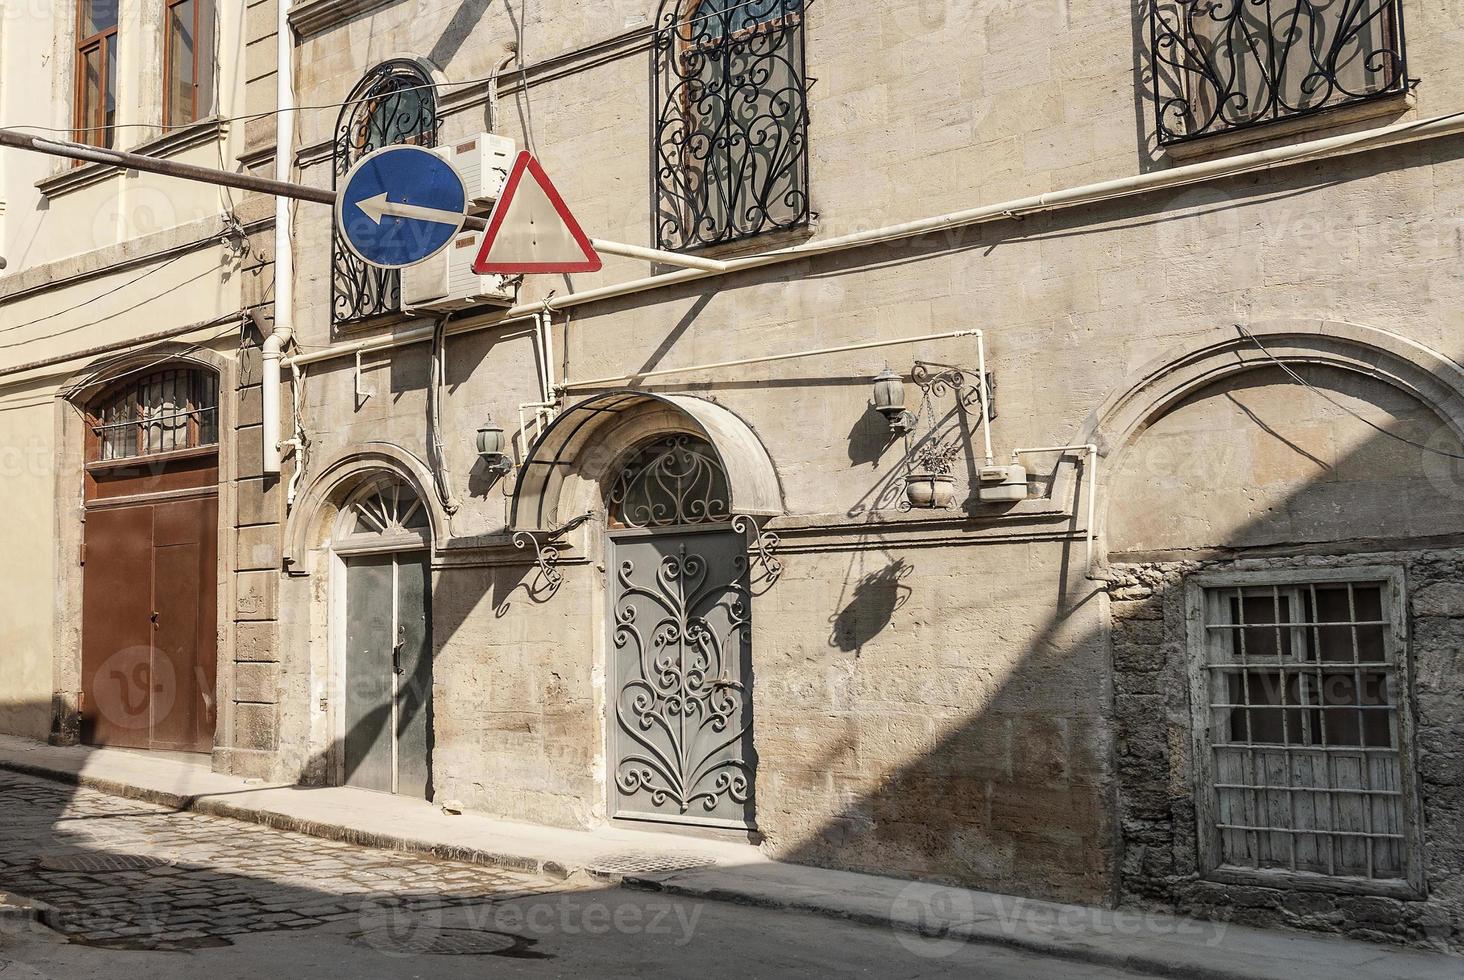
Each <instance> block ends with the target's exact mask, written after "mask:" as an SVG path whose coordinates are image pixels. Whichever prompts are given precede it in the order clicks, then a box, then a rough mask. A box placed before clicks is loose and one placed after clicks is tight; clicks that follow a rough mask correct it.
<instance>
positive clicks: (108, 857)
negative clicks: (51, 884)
mask: <svg viewBox="0 0 1464 980" xmlns="http://www.w3.org/2000/svg"><path fill="white" fill-rule="evenodd" d="M172 863H173V862H172V861H170V860H168V859H167V858H160V857H154V856H152V855H150V854H103V853H99V852H95V851H93V852H89V853H85V854H44V855H42V856H41V859H40V861H38V862H37V864H38V866H39V867H40V868H41V869H42V870H44V871H84V872H87V873H90V874H97V873H106V872H112V871H150V870H152V869H153V868H166V867H167V866H168V865H170V864H172Z"/></svg>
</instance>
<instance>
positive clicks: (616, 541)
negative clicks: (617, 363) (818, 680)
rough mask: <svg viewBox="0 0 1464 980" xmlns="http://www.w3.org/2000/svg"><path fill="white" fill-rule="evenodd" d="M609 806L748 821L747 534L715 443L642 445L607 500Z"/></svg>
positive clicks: (752, 765)
mask: <svg viewBox="0 0 1464 980" xmlns="http://www.w3.org/2000/svg"><path fill="white" fill-rule="evenodd" d="M606 513H607V515H608V524H609V532H608V534H609V540H608V545H607V552H608V557H609V562H608V571H609V583H608V592H609V596H610V602H611V610H610V612H611V615H610V643H609V658H608V664H607V670H608V677H609V683H610V697H609V699H608V715H609V718H608V723H609V733H608V739H607V745H608V749H609V753H610V759H609V771H610V780H609V782H610V786H609V793H610V812H611V814H612V816H614V817H616V818H620V819H631V820H655V821H665V822H674V823H686V824H693V825H700V826H708V827H725V828H736V829H744V828H745V829H750V828H752V827H753V826H754V817H755V810H754V788H755V772H756V757H755V753H754V750H753V742H752V723H753V704H752V680H753V678H752V622H751V601H750V594H749V590H748V567H747V545H746V540H745V538H744V536H743V535H742V534H741V533H739V532H737V531H735V530H734V529H733V527H732V523H731V521H732V517H733V514H732V510H731V494H730V491H729V484H728V479H727V473H726V471H725V469H724V467H723V464H722V460H721V458H720V457H719V455H718V454H717V451H716V449H715V448H713V446H712V445H711V444H710V443H709V442H708V441H706V440H705V439H702V438H701V437H699V436H695V435H691V434H688V433H677V434H674V435H668V436H663V437H660V438H657V439H655V440H654V441H652V442H650V443H647V444H643V445H642V446H641V447H640V448H639V449H638V450H637V451H635V452H634V453H633V454H632V455H631V456H630V458H629V459H628V460H626V462H625V463H624V464H623V465H622V466H621V467H620V469H619V471H618V474H617V475H616V476H615V478H614V480H613V482H612V484H611V486H610V488H609V491H608V494H607V499H606Z"/></svg>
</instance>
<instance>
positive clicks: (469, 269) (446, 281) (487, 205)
mask: <svg viewBox="0 0 1464 980" xmlns="http://www.w3.org/2000/svg"><path fill="white" fill-rule="evenodd" d="M435 152H436V153H437V154H438V155H439V156H441V157H442V158H443V159H444V160H446V161H448V162H449V163H451V164H452V165H453V167H454V169H456V170H457V172H458V175H459V176H461V177H462V178H463V185H464V186H465V187H466V188H467V190H468V213H469V214H481V213H484V212H486V211H488V210H491V209H492V207H493V205H494V204H495V203H496V202H497V201H498V196H499V195H500V194H501V193H503V185H504V184H505V183H506V182H507V181H508V171H509V168H510V167H511V166H512V165H513V158H514V156H515V154H516V146H515V144H514V142H513V140H511V139H507V138H505V137H502V136H496V135H494V134H493V133H479V134H478V135H477V136H474V137H472V138H471V139H467V140H461V141H459V142H457V143H455V144H453V145H451V146H442V147H438V148H437V149H436V151H435ZM481 238H482V235H481V233H480V232H475V231H463V232H462V233H460V234H459V235H458V236H457V238H456V239H454V240H453V242H452V244H451V245H449V246H448V247H447V248H445V249H443V250H442V251H441V252H439V253H438V254H437V255H434V256H433V257H432V258H430V259H428V260H427V261H426V262H423V263H421V264H420V265H414V266H410V267H409V268H406V269H403V270H402V310H403V311H404V312H406V313H443V312H447V311H450V310H463V309H467V308H469V307H473V306H513V305H514V303H515V302H516V301H517V292H518V287H517V280H516V279H511V278H508V277H505V276H479V275H475V274H474V273H473V260H474V259H476V258H477V257H478V243H479V241H480V240H481Z"/></svg>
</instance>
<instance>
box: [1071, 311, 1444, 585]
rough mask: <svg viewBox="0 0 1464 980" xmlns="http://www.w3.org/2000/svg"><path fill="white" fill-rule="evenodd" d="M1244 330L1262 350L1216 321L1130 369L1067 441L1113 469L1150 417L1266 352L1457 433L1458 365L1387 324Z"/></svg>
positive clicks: (1314, 323)
mask: <svg viewBox="0 0 1464 980" xmlns="http://www.w3.org/2000/svg"><path fill="white" fill-rule="evenodd" d="M1246 331H1247V332H1248V333H1249V334H1250V335H1251V337H1253V338H1254V339H1255V340H1256V341H1259V342H1260V343H1261V344H1263V345H1264V346H1265V348H1266V351H1263V350H1261V349H1260V348H1259V347H1257V346H1256V344H1255V343H1254V342H1253V341H1252V340H1251V339H1250V337H1247V336H1245V334H1243V333H1242V332H1241V331H1240V330H1239V329H1238V328H1237V327H1236V326H1233V325H1231V326H1225V327H1217V328H1215V329H1214V330H1212V331H1210V332H1208V333H1207V334H1205V335H1203V336H1201V337H1200V338H1199V339H1198V340H1197V341H1196V342H1194V343H1192V344H1191V346H1190V347H1189V348H1188V349H1187V350H1185V351H1183V352H1182V353H1179V354H1175V353H1174V352H1173V351H1171V352H1169V353H1167V354H1164V355H1161V356H1159V357H1156V358H1155V359H1153V360H1151V361H1149V362H1148V363H1147V364H1145V365H1144V366H1143V367H1141V368H1139V369H1138V370H1137V371H1134V372H1133V373H1132V374H1130V375H1129V377H1128V378H1127V379H1126V380H1125V381H1124V382H1123V383H1122V384H1120V385H1119V386H1118V387H1117V388H1115V390H1114V392H1113V394H1111V395H1110V396H1109V397H1108V398H1107V399H1106V400H1105V401H1104V402H1103V404H1102V405H1100V406H1099V407H1098V408H1097V409H1096V410H1095V411H1094V412H1093V414H1092V415H1090V416H1089V417H1088V420H1087V422H1086V423H1085V425H1084V426H1083V429H1082V431H1081V433H1080V434H1079V435H1078V436H1077V437H1075V438H1074V439H1073V440H1072V441H1073V442H1075V443H1080V444H1084V443H1091V444H1094V445H1096V446H1098V449H1099V452H1100V453H1101V454H1103V456H1104V457H1105V459H1104V467H1103V468H1104V470H1105V471H1106V472H1108V473H1117V472H1119V471H1120V470H1121V468H1122V466H1123V462H1124V457H1125V454H1126V453H1127V452H1128V451H1129V450H1130V449H1131V448H1132V447H1133V445H1134V444H1135V442H1137V440H1138V438H1139V436H1140V435H1141V434H1142V433H1143V432H1144V430H1145V429H1146V428H1148V427H1149V425H1151V424H1152V423H1153V422H1154V421H1156V420H1157V419H1159V418H1161V417H1163V416H1164V415H1165V414H1166V413H1168V412H1169V411H1170V410H1172V409H1173V408H1174V407H1175V406H1176V405H1178V404H1179V403H1180V402H1182V401H1184V400H1185V399H1186V398H1188V397H1190V396H1191V395H1194V394H1196V393H1197V392H1199V391H1201V390H1203V389H1205V388H1208V387H1209V386H1211V385H1214V384H1215V383H1217V382H1219V381H1222V380H1224V379H1226V378H1230V377H1233V376H1235V375H1237V374H1241V373H1244V372H1247V371H1255V370H1260V369H1264V368H1268V367H1274V366H1275V361H1273V360H1272V359H1271V356H1270V355H1274V356H1275V357H1276V359H1277V360H1280V361H1281V362H1282V363H1283V364H1285V365H1288V366H1298V367H1300V366H1320V367H1330V368H1335V369H1340V370H1344V371H1352V372H1356V373H1358V374H1362V375H1366V376H1367V377H1370V378H1373V379H1376V380H1378V381H1382V382H1384V383H1386V384H1389V385H1392V386H1393V387H1396V388H1398V389H1399V390H1400V391H1403V392H1405V393H1406V394H1408V395H1410V396H1412V397H1413V398H1415V399H1417V400H1418V401H1419V402H1421V403H1422V404H1423V405H1425V406H1427V407H1428V408H1429V409H1430V410H1431V411H1433V412H1434V413H1435V414H1436V415H1437V416H1438V417H1439V419H1440V420H1441V421H1442V422H1443V423H1444V424H1445V425H1447V426H1448V427H1449V429H1450V430H1451V431H1452V432H1453V434H1454V435H1455V436H1456V437H1458V438H1460V439H1464V365H1460V364H1459V363H1458V362H1456V361H1454V360H1453V359H1451V358H1449V357H1447V356H1445V355H1444V354H1441V353H1439V352H1438V351H1435V350H1432V349H1430V348H1428V347H1425V346H1424V345H1423V344H1420V343H1418V342H1416V341H1413V340H1410V339H1408V338H1407V337H1403V336H1400V335H1398V334H1396V333H1393V332H1392V331H1389V330H1383V329H1381V328H1378V327H1370V326H1365V325H1362V324H1357V323H1347V322H1345V321H1340V320H1275V321H1264V322H1260V323H1255V324H1250V325H1247V326H1246ZM1267 351H1269V352H1270V354H1269V355H1268V354H1267ZM1302 394H1304V395H1306V396H1307V397H1318V396H1314V395H1311V394H1310V393H1308V392H1305V391H1303V392H1302ZM1101 490H1102V488H1101V486H1100V492H1101ZM1107 511H1108V507H1107V501H1104V502H1103V504H1102V505H1100V507H1099V508H1098V519H1097V520H1098V527H1097V538H1098V542H1097V551H1096V556H1097V558H1098V560H1099V561H1100V562H1101V561H1106V558H1107V545H1106V533H1105V532H1106V530H1107V528H1106V525H1107Z"/></svg>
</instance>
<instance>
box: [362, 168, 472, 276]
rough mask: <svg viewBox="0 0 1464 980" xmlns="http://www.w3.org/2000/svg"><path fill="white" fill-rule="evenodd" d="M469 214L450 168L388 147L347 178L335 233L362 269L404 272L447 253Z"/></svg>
mask: <svg viewBox="0 0 1464 980" xmlns="http://www.w3.org/2000/svg"><path fill="white" fill-rule="evenodd" d="M467 210H468V192H467V190H466V188H464V187H463V179H462V177H460V176H458V172H457V171H456V170H455V169H453V166H452V164H450V163H448V162H447V161H446V160H444V159H442V157H440V156H438V155H437V154H436V153H433V152H432V151H431V150H425V149H423V148H422V147H420V146H388V147H386V148H385V149H381V150H377V151H376V152H375V153H372V154H370V155H369V156H366V157H363V158H362V159H361V160H360V161H359V162H358V163H357V164H356V165H355V166H354V167H352V168H351V172H350V173H348V174H346V179H345V183H344V184H343V185H342V187H341V191H340V195H339V196H338V197H337V198H336V231H337V232H338V233H339V234H340V236H341V241H342V242H344V243H345V246H346V248H348V249H350V251H351V252H352V253H353V254H354V255H355V256H356V257H357V258H359V259H360V260H361V261H363V262H365V263H366V264H368V265H373V266H376V267H377V268H379V269H404V268H406V267H407V266H409V265H416V264H417V263H419V262H425V261H427V260H428V259H430V258H432V256H434V255H436V254H437V253H438V252H440V251H442V250H443V249H444V248H446V247H447V246H448V244H449V243H451V242H452V240H453V239H454V238H455V237H456V236H457V233H458V231H459V230H461V228H462V226H463V220H464V217H465V216H466V214H467Z"/></svg>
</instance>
